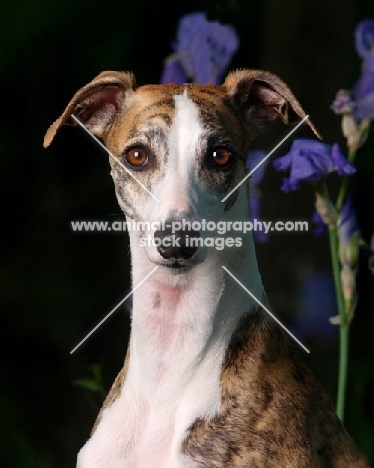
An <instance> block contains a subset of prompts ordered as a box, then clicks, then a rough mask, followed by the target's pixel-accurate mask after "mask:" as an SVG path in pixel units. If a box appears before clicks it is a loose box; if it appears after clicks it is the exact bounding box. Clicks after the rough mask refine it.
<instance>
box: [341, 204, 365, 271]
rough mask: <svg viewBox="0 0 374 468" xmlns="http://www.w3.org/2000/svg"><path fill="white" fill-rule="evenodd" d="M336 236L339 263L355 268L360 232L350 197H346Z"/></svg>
mask: <svg viewBox="0 0 374 468" xmlns="http://www.w3.org/2000/svg"><path fill="white" fill-rule="evenodd" d="M338 236H339V259H340V262H341V264H342V265H347V266H349V267H350V268H352V269H355V268H356V267H357V262H358V255H359V243H360V232H359V227H358V223H357V219H356V215H355V212H354V209H353V204H352V200H351V198H350V197H348V199H347V201H346V203H345V204H344V206H343V208H342V211H341V214H340V218H339V226H338Z"/></svg>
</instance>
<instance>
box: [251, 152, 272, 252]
mask: <svg viewBox="0 0 374 468" xmlns="http://www.w3.org/2000/svg"><path fill="white" fill-rule="evenodd" d="M265 156H266V153H265V151H261V150H250V151H249V152H248V156H247V161H246V167H247V169H248V171H252V170H253V169H254V168H255V167H256V166H257V164H259V163H260V162H261V161H262V160H263V159H264V158H265ZM268 162H269V159H267V160H266V161H264V163H263V164H261V166H259V167H258V168H257V169H256V170H255V171H254V172H253V174H252V175H251V178H250V190H249V208H250V219H251V221H252V222H254V220H255V219H257V220H260V219H261V203H260V197H261V193H260V191H259V189H258V188H257V186H258V184H260V182H261V181H262V179H263V178H264V175H265V169H266V166H267V164H268ZM253 238H254V239H255V240H256V241H257V242H260V243H265V242H267V241H268V240H269V235H268V234H267V233H266V232H265V231H257V230H256V231H253Z"/></svg>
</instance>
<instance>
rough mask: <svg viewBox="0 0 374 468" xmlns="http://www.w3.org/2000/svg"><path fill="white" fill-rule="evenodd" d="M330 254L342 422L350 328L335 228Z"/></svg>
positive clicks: (331, 234)
mask: <svg viewBox="0 0 374 468" xmlns="http://www.w3.org/2000/svg"><path fill="white" fill-rule="evenodd" d="M329 240H330V252H331V262H332V271H333V276H334V284H335V294H336V300H337V305H338V312H339V317H340V347H339V376H338V395H337V402H336V413H337V415H338V417H339V418H340V420H341V421H343V419H344V408H345V398H346V388H347V368H348V326H347V314H346V312H345V307H344V296H343V291H342V284H341V280H340V263H339V256H338V236H337V228H336V227H335V226H333V227H330V228H329Z"/></svg>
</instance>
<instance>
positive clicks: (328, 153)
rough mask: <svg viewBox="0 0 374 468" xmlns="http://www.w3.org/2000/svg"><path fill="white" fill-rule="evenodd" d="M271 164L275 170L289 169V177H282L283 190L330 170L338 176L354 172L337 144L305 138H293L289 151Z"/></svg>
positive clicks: (320, 176)
mask: <svg viewBox="0 0 374 468" xmlns="http://www.w3.org/2000/svg"><path fill="white" fill-rule="evenodd" d="M273 164H274V167H275V169H276V170H277V171H286V170H288V169H290V177H289V178H286V179H284V181H283V185H282V187H281V190H283V191H284V192H290V191H291V190H296V189H298V188H299V185H300V182H303V181H310V182H316V181H319V180H321V179H323V178H325V177H326V176H327V175H328V174H330V173H331V172H337V173H338V174H339V175H340V176H343V175H349V174H353V173H354V172H356V169H355V168H354V167H353V166H352V165H351V164H349V162H348V161H347V160H346V158H345V157H344V156H343V154H342V153H341V152H340V149H339V146H338V145H337V144H335V145H333V146H330V145H327V144H325V143H321V142H320V141H317V140H311V139H307V138H300V139H296V140H294V141H293V143H292V146H291V150H290V152H289V153H287V154H286V155H285V156H282V157H280V158H278V159H276V160H275V161H274V162H273Z"/></svg>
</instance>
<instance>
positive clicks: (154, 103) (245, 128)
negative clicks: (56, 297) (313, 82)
mask: <svg viewBox="0 0 374 468" xmlns="http://www.w3.org/2000/svg"><path fill="white" fill-rule="evenodd" d="M305 117H306V114H305V112H304V111H303V109H302V107H301V106H300V104H299V102H298V101H297V99H296V98H295V96H294V95H293V94H292V92H291V91H290V89H289V88H288V87H287V85H286V84H285V83H284V82H283V81H282V80H281V79H280V78H278V77H276V76H275V75H273V74H271V73H269V72H265V71H256V70H238V71H234V72H231V73H230V74H228V76H227V77H226V79H225V81H224V83H223V84H222V85H220V86H216V85H212V84H207V85H197V84H184V85H176V84H163V85H146V86H140V87H138V86H137V85H136V82H135V78H134V76H133V74H132V73H129V72H113V71H106V72H103V73H101V74H100V75H98V76H97V77H96V78H95V79H94V80H93V81H91V82H90V83H89V84H87V85H86V86H84V87H83V88H82V89H80V90H79V91H78V92H77V93H76V94H75V96H74V97H73V98H72V100H71V101H70V103H69V104H68V106H67V108H66V110H65V111H64V113H63V114H62V115H61V117H60V118H59V119H57V120H56V121H55V122H54V123H53V124H52V125H51V127H50V128H49V130H48V131H47V133H46V136H45V140H44V146H45V147H47V146H49V145H50V143H51V142H52V140H53V138H54V136H55V134H56V132H57V131H58V130H59V128H60V127H61V126H62V125H76V123H77V121H79V122H81V123H82V124H83V125H84V126H85V127H86V128H87V129H88V130H89V131H90V132H92V134H94V135H96V136H97V137H100V138H101V139H102V140H103V141H104V143H105V146H106V147H107V149H108V151H109V152H110V155H111V157H110V158H109V160H110V165H111V175H112V177H113V180H114V185H115V192H116V195H117V199H118V202H119V205H120V207H121V209H122V210H123V212H124V213H125V215H126V217H127V220H129V221H131V222H139V223H141V222H149V223H160V222H161V221H165V222H164V225H163V226H162V225H161V227H160V226H159V224H157V225H156V227H154V225H153V224H150V225H149V226H148V225H145V227H144V229H143V230H140V231H136V230H134V231H130V249H131V258H132V281H133V285H134V287H135V286H136V285H138V284H140V283H141V282H142V281H144V278H145V277H146V276H147V275H148V277H147V279H146V281H144V283H143V284H141V285H140V286H139V288H138V289H137V290H136V291H135V292H134V295H133V312H132V323H131V338H130V342H129V346H128V351H127V355H126V359H125V363H124V366H123V369H122V370H121V371H120V373H119V375H118V376H117V378H116V380H115V382H114V384H113V386H112V388H111V390H110V392H109V394H108V396H107V398H106V400H105V402H104V404H103V407H102V409H101V410H100V413H99V415H98V417H97V420H96V422H95V424H94V428H93V430H92V433H91V437H90V438H89V440H88V441H87V442H86V444H85V445H84V446H83V448H82V449H81V450H80V452H79V454H78V459H77V467H78V468H312V467H313V468H317V467H319V468H348V467H350V468H367V467H369V466H370V465H369V461H368V460H367V458H366V456H365V455H364V454H363V453H362V452H361V451H360V450H359V448H358V447H357V446H356V444H355V442H354V441H353V440H352V439H351V437H350V436H349V435H348V433H347V432H346V430H345V428H344V426H343V424H342V423H341V422H340V420H339V418H338V417H337V416H336V414H335V412H334V409H333V407H332V404H331V402H330V401H329V398H328V397H327V395H326V393H325V392H324V390H323V389H322V387H321V385H320V384H319V382H318V381H317V380H316V378H315V377H314V376H313V374H312V372H311V371H310V370H309V368H308V367H307V366H306V364H305V363H304V360H303V358H302V356H301V353H300V351H299V349H297V348H296V345H294V344H293V342H291V340H290V339H289V337H288V336H287V335H286V334H285V333H284V331H283V330H282V329H281V328H280V327H279V325H278V324H277V323H275V322H274V320H273V319H272V318H271V317H269V316H268V315H267V314H266V312H264V310H263V308H262V307H261V306H260V305H259V304H258V302H257V301H255V300H254V299H253V297H252V296H250V295H248V293H247V292H246V291H245V290H244V289H243V288H242V287H241V286H240V285H239V284H238V283H237V282H236V281H234V279H233V278H232V277H231V276H230V275H229V274H228V273H227V272H231V273H232V275H234V276H235V278H237V279H238V280H239V281H240V282H241V283H242V284H243V285H244V286H245V288H247V289H248V290H249V291H251V293H252V294H253V296H254V297H256V298H258V299H259V301H260V302H261V303H264V302H265V301H266V296H265V293H264V289H263V286H262V282H261V277H260V274H259V271H258V266H257V261H256V255H255V248H254V244H253V239H252V235H251V233H246V234H243V236H242V237H241V238H240V242H237V243H236V244H235V245H233V243H232V240H231V239H230V233H226V234H225V235H224V236H223V237H224V242H225V248H215V247H214V246H212V245H208V243H207V242H205V241H206V240H207V239H208V237H209V235H210V234H211V233H209V232H208V233H207V232H205V231H204V232H203V231H202V230H197V229H196V228H194V225H195V224H194V223H196V222H197V221H198V222H201V221H202V220H210V221H213V222H216V223H217V222H219V221H225V222H235V221H239V222H244V221H246V220H249V216H250V213H249V204H248V184H241V185H240V186H239V187H238V188H236V189H235V190H233V189H234V188H235V187H236V186H237V185H238V184H239V183H240V182H241V181H242V179H243V178H244V177H245V176H246V174H247V171H246V168H245V161H246V155H247V153H248V149H249V147H250V144H251V143H252V141H253V140H254V139H255V138H256V136H257V135H259V134H260V133H261V132H262V131H263V130H264V129H265V128H266V126H267V125H268V124H269V123H271V122H273V121H274V120H276V119H281V120H282V121H283V122H284V123H285V124H292V123H295V122H299V121H300V120H301V119H303V118H305ZM307 123H308V125H309V126H310V127H311V129H312V130H313V131H314V132H315V133H316V135H317V136H318V132H317V130H316V129H315V128H314V126H313V124H312V123H311V122H310V121H309V120H308V121H307ZM231 191H233V193H231V194H230V192H231ZM228 194H230V196H228V197H227V200H225V201H224V202H222V199H224V198H225V197H226V196H227V195H228ZM151 195H152V196H151ZM173 223H180V224H181V225H183V228H182V229H181V230H179V231H178V232H172V230H171V228H170V226H172V225H173ZM183 223H184V224H183ZM186 226H187V227H186ZM231 234H232V233H231ZM149 240H151V241H152V240H153V241H154V242H153V243H152V242H148V241H149ZM191 240H194V241H195V242H194V243H193V244H191V242H190V241H191ZM146 241H147V242H146ZM156 241H157V242H156ZM197 241H199V242H197ZM235 242H236V240H235ZM142 243H143V244H142ZM222 267H225V268H222ZM153 270H154V271H153Z"/></svg>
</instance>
